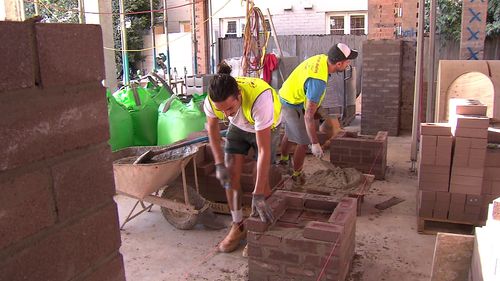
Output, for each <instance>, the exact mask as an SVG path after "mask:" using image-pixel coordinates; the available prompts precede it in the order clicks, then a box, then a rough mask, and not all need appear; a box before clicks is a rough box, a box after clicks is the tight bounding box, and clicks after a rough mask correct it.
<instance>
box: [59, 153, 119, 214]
mask: <svg viewBox="0 0 500 281" xmlns="http://www.w3.org/2000/svg"><path fill="white" fill-rule="evenodd" d="M111 158H112V157H111V151H110V150H109V147H108V146H107V145H106V146H104V145H101V146H98V147H96V148H94V149H92V150H90V151H88V152H87V153H85V154H83V155H80V156H78V157H73V158H70V159H68V160H67V161H64V162H60V163H58V164H56V165H54V166H53V167H52V174H53V177H54V192H55V198H56V205H57V210H58V217H59V219H61V220H65V219H68V218H70V217H72V216H74V215H77V214H78V213H80V212H83V211H86V210H89V209H92V207H94V206H96V205H99V204H102V203H103V202H105V201H107V200H109V199H111V198H112V197H113V195H114V194H115V185H114V179H113V163H112V159H111Z"/></svg>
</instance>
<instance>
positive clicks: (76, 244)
mask: <svg viewBox="0 0 500 281" xmlns="http://www.w3.org/2000/svg"><path fill="white" fill-rule="evenodd" d="M110 201H111V200H110ZM119 247H120V231H119V229H118V214H117V210H116V205H115V203H114V202H113V201H111V202H110V203H109V204H108V205H107V206H106V207H104V208H102V209H101V210H99V211H97V212H95V213H93V214H91V215H89V216H87V217H84V218H82V219H81V220H79V221H77V222H76V223H74V224H71V225H67V226H65V227H64V228H62V229H61V230H59V231H57V232H54V233H51V234H50V235H48V236H45V237H42V238H41V239H40V240H38V241H36V243H33V244H31V245H29V246H28V247H26V248H24V249H22V250H20V251H19V252H17V253H16V254H15V255H13V256H11V257H9V258H8V259H6V260H4V261H3V263H2V264H0V280H11V281H18V280H71V279H72V278H74V277H76V276H77V275H78V274H79V273H81V272H83V271H84V270H86V269H87V268H90V267H91V266H93V264H94V263H95V262H96V261H97V260H99V259H100V258H101V257H105V256H108V255H110V254H112V253H118V248H119ZM48 253H49V254H48ZM62 264H64V266H61V265H62Z"/></svg>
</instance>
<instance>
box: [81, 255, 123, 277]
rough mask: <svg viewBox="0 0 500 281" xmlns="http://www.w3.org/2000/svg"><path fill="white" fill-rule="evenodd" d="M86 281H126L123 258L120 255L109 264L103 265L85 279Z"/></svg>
mask: <svg viewBox="0 0 500 281" xmlns="http://www.w3.org/2000/svg"><path fill="white" fill-rule="evenodd" d="M83 280H84V281H101V280H106V281H125V270H124V267H123V257H122V255H121V254H118V255H117V256H116V257H115V258H113V259H112V260H110V261H109V262H107V263H105V264H103V265H101V266H100V267H99V268H97V270H95V271H94V272H92V273H91V274H90V275H89V276H87V277H85V278H84V279H83Z"/></svg>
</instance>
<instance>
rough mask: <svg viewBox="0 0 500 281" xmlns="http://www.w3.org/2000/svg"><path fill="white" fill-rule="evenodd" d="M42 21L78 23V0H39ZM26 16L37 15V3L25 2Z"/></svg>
mask: <svg viewBox="0 0 500 281" xmlns="http://www.w3.org/2000/svg"><path fill="white" fill-rule="evenodd" d="M38 3H39V4H38V11H39V13H40V15H39V16H41V17H42V22H64V23H78V0H38ZM24 5H25V6H24V7H25V15H26V18H31V17H33V16H35V4H34V3H32V2H24Z"/></svg>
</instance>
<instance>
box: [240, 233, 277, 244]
mask: <svg viewBox="0 0 500 281" xmlns="http://www.w3.org/2000/svg"><path fill="white" fill-rule="evenodd" d="M247 239H248V242H249V243H252V244H258V245H261V246H270V247H279V245H280V244H281V241H282V239H283V238H282V236H281V235H276V234H269V232H266V233H259V232H253V231H248V234H247Z"/></svg>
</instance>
